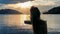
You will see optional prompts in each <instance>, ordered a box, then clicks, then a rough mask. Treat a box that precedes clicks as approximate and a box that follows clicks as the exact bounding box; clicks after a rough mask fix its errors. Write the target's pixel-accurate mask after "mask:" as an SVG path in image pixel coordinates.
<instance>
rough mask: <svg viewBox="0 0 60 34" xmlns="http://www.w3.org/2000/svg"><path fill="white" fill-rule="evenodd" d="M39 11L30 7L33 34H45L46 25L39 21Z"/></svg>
mask: <svg viewBox="0 0 60 34" xmlns="http://www.w3.org/2000/svg"><path fill="white" fill-rule="evenodd" d="M40 15H41V13H40V11H39V10H38V8H37V7H34V6H32V7H31V9H30V19H31V23H32V26H33V31H34V34H47V24H46V22H45V21H43V20H41V19H40Z"/></svg>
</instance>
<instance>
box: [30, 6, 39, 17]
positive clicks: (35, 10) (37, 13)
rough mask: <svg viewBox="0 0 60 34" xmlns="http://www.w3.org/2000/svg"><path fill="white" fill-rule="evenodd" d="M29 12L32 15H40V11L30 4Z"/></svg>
mask: <svg viewBox="0 0 60 34" xmlns="http://www.w3.org/2000/svg"><path fill="white" fill-rule="evenodd" d="M30 14H31V15H33V16H34V17H40V11H39V9H38V8H37V7H34V6H32V7H31V9H30Z"/></svg>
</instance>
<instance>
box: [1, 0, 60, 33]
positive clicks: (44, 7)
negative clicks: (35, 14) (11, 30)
mask: <svg viewBox="0 0 60 34" xmlns="http://www.w3.org/2000/svg"><path fill="white" fill-rule="evenodd" d="M31 6H36V7H38V9H39V10H40V12H41V13H43V12H47V11H48V10H50V9H51V8H53V7H58V6H60V0H0V10H2V9H13V10H16V11H18V12H20V13H22V14H20V15H6V14H5V15H0V16H1V17H0V22H1V24H0V26H2V25H4V26H5V25H8V26H17V27H19V28H22V29H31V30H32V25H27V24H25V23H24V21H25V20H30V15H29V14H30V12H29V11H30V8H31ZM41 19H43V20H45V21H47V26H48V31H49V32H60V15H59V14H41Z"/></svg>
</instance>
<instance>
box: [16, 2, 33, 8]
mask: <svg viewBox="0 0 60 34" xmlns="http://www.w3.org/2000/svg"><path fill="white" fill-rule="evenodd" d="M17 6H18V7H21V8H28V7H30V6H32V3H31V2H30V1H29V2H24V3H18V4H17Z"/></svg>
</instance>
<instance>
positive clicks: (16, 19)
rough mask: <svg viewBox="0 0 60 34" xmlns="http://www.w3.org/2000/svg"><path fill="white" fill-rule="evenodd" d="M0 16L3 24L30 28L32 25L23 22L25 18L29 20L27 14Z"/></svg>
mask: <svg viewBox="0 0 60 34" xmlns="http://www.w3.org/2000/svg"><path fill="white" fill-rule="evenodd" d="M2 17H3V18H2ZM0 18H1V19H2V22H3V23H2V24H4V26H17V27H21V28H25V29H26V28H28V29H31V28H32V25H28V24H25V23H24V21H25V20H30V18H29V15H24V14H20V15H2V16H1V17H0Z"/></svg>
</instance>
